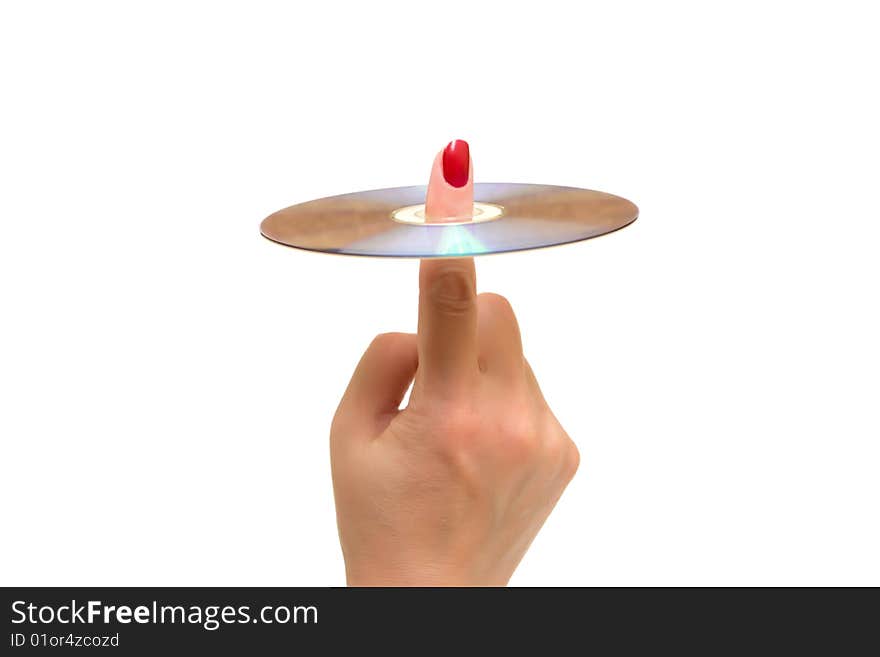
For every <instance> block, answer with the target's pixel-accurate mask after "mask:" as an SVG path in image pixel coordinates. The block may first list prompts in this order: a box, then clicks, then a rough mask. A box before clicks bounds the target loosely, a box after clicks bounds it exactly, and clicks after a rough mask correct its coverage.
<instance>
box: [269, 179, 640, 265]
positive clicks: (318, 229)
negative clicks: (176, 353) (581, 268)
mask: <svg viewBox="0 0 880 657" xmlns="http://www.w3.org/2000/svg"><path fill="white" fill-rule="evenodd" d="M425 192H426V189H425V187H424V186H414V187H392V188H389V189H374V190H371V191H367V192H355V193H352V194H342V195H340V196H330V197H327V198H322V199H317V200H314V201H308V202H306V203H300V204H298V205H292V206H291V207H289V208H285V209H284V210H279V211H278V212H276V213H274V214H272V215H270V216H269V217H267V218H266V219H264V220H263V223H262V225H261V226H260V231H261V232H262V233H263V235H264V236H265V237H267V238H269V239H270V240H273V241H275V242H279V243H281V244H284V245H286V246H292V247H295V248H298V249H307V250H309V251H322V252H325V253H340V254H345V255H357V256H378V257H403V258H406V257H409V258H444V257H446V258H449V257H461V256H478V255H484V254H489V253H504V252H507V251H523V250H526V249H538V248H541V247H545V246H554V245H558V244H567V243H569V242H578V241H581V240H586V239H589V238H591V237H598V236H599V235H605V234H606V233H610V232H612V231H615V230H618V229H619V228H623V227H624V226H626V225H628V224H631V223H632V222H633V221H635V220H636V218H637V217H638V215H639V211H638V208H637V207H636V206H635V205H634V204H633V203H631V202H630V201H627V200H626V199H624V198H621V197H619V196H614V195H612V194H606V193H605V192H597V191H593V190H590V189H579V188H577V187H558V186H555V185H530V184H521V183H476V184H474V210H473V214H472V216H471V217H470V218H465V219H462V218H456V219H455V220H454V221H446V222H436V221H433V222H432V221H428V220H427V219H426V218H425V213H424V202H425Z"/></svg>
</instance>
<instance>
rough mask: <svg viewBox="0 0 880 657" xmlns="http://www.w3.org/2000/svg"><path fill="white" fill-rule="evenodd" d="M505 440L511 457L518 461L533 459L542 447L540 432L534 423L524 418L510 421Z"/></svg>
mask: <svg viewBox="0 0 880 657" xmlns="http://www.w3.org/2000/svg"><path fill="white" fill-rule="evenodd" d="M504 442H505V445H506V448H507V450H508V451H509V453H510V456H511V458H513V459H514V460H515V461H518V462H524V461H531V460H533V459H534V458H535V456H536V455H537V453H538V451H539V449H540V447H541V441H540V436H539V434H538V432H537V431H536V430H535V428H534V426H533V424H532V423H531V422H529V421H528V419H524V418H523V419H518V420H513V421H510V422H509V423H508V425H507V427H506V429H505V439H504Z"/></svg>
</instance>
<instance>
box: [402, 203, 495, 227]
mask: <svg viewBox="0 0 880 657" xmlns="http://www.w3.org/2000/svg"><path fill="white" fill-rule="evenodd" d="M503 216H504V207H503V206H501V205H496V204H494V203H479V202H476V203H474V209H473V212H472V213H471V217H470V219H452V220H443V219H441V220H436V219H434V220H429V219H428V217H427V215H426V214H425V204H424V203H419V204H418V205H407V206H404V207H402V208H397V209H396V210H394V211H393V212H392V213H391V218H392V219H393V220H394V221H396V222H398V223H401V224H411V225H415V226H465V225H468V224H481V223H483V222H486V221H494V220H495V219H500V218H501V217H503Z"/></svg>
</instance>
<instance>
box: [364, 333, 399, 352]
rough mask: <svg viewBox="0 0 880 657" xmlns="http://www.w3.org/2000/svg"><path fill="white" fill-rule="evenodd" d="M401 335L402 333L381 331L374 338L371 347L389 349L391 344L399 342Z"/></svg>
mask: <svg viewBox="0 0 880 657" xmlns="http://www.w3.org/2000/svg"><path fill="white" fill-rule="evenodd" d="M400 336H401V334H400V333H380V334H379V335H377V336H376V337H375V338H373V340H372V342H370V347H369V348H370V349H379V350H384V349H388V348H389V347H390V346H391V345H393V344H395V343H397V341H398V340H399V339H400Z"/></svg>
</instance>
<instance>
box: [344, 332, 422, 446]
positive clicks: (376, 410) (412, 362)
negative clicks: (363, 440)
mask: <svg viewBox="0 0 880 657" xmlns="http://www.w3.org/2000/svg"><path fill="white" fill-rule="evenodd" d="M418 364H419V358H418V347H417V343H416V336H415V335H413V334H411V333H383V334H381V335H378V336H376V337H375V338H374V339H373V341H372V342H371V343H370V346H369V347H367V350H366V351H365V352H364V355H363V356H362V357H361V360H360V362H359V363H358V366H357V368H356V369H355V371H354V374H353V375H352V377H351V382H350V383H349V384H348V388H347V389H346V391H345V394H344V395H343V396H342V401H341V402H339V408H338V409H337V411H336V417H335V418H334V420H333V424H334V426H336V427H339V426H340V425H344V427H350V428H351V429H352V430H355V429H357V431H356V433H358V434H361V433H363V429H364V428H366V427H369V429H370V430H371V431H368V433H372V435H371V436H370V437H373V436H375V434H377V433H379V432H380V431H381V430H382V429H384V428H385V426H387V424H388V421H389V420H390V417H391V416H392V415H393V414H395V413H396V412H397V410H398V408H399V407H400V402H401V400H403V396H404V395H405V394H406V390H407V388H409V384H410V383H411V382H412V380H413V377H414V376H415V373H416V368H417V367H418ZM344 427H343V431H345V428H344Z"/></svg>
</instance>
